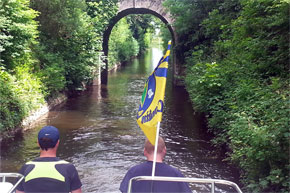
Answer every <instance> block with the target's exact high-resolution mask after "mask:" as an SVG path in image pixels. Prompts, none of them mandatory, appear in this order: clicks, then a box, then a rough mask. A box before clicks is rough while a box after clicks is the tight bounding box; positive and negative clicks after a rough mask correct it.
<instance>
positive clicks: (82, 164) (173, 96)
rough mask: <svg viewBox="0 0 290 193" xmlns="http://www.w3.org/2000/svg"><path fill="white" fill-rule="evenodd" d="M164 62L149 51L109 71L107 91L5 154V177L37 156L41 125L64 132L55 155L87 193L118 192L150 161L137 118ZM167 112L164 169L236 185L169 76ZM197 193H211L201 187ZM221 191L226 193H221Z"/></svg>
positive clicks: (96, 91) (94, 92) (87, 96)
mask: <svg viewBox="0 0 290 193" xmlns="http://www.w3.org/2000/svg"><path fill="white" fill-rule="evenodd" d="M161 56H162V51H161V49H160V48H156V47H155V48H152V49H150V50H148V51H147V52H146V53H145V54H144V55H143V56H141V57H140V58H138V59H133V60H132V61H130V62H128V63H126V64H125V65H123V66H122V67H121V68H120V69H118V70H116V71H114V72H111V73H110V74H109V78H108V84H107V85H106V86H92V87H91V88H90V89H88V90H87V91H85V92H83V93H81V94H79V95H78V96H75V97H72V98H70V99H68V101H67V102H66V103H65V104H62V105H60V106H58V107H57V108H55V109H53V110H52V111H50V112H49V113H47V114H46V115H45V116H43V117H42V118H41V119H40V120H39V121H37V123H36V124H35V126H34V127H33V128H32V129H30V130H28V131H26V132H24V133H23V134H22V135H21V136H19V137H17V138H15V140H14V141H13V142H9V144H6V145H4V146H2V147H1V165H0V167H1V172H17V171H18V170H19V169H20V167H21V166H22V165H23V164H24V163H25V162H26V161H29V160H31V159H33V158H35V157H37V156H38V153H39V148H38V146H37V133H38V131H39V130H40V128H41V127H43V126H44V125H53V126H55V127H57V128H59V130H60V133H61V138H60V140H61V144H60V147H59V151H58V156H59V157H60V158H61V159H65V160H67V161H70V162H72V163H73V164H74V165H75V166H76V168H77V170H78V171H79V175H80V178H81V181H82V183H83V192H85V193H86V192H102V193H103V192H119V184H120V182H121V180H122V178H123V176H124V175H125V173H126V171H127V170H128V169H129V168H130V167H131V166H133V165H135V164H137V163H140V162H142V161H144V160H145V157H144V156H143V144H144V140H145V136H144V134H143V133H142V131H141V130H140V128H139V127H138V125H137V123H136V120H135V118H136V113H137V109H138V106H139V102H140V100H141V95H142V92H143V89H144V83H145V81H146V79H147V77H148V75H149V74H150V73H151V72H152V70H153V68H154V65H156V64H157V63H158V61H159V59H160V57H161ZM169 65H170V64H169ZM169 74H170V73H169ZM164 108H165V109H164V110H165V112H164V115H163V121H162V123H161V129H160V132H161V134H160V135H161V136H163V137H164V138H165V142H166V145H167V156H166V157H165V162H166V163H168V164H171V165H172V166H174V167H177V168H179V169H180V170H181V171H182V173H183V174H184V175H185V176H186V177H199V178H221V179H225V180H230V181H234V182H238V180H239V178H238V177H239V174H238V171H237V170H236V169H235V168H233V167H231V166H230V165H229V164H228V163H226V162H224V161H222V160H223V159H224V158H223V157H220V153H219V151H218V150H217V149H215V148H214V147H212V146H211V145H210V142H209V140H210V137H209V136H210V135H209V134H208V133H207V129H206V127H205V124H204V121H203V118H202V116H200V115H199V114H197V113H195V112H194V111H193V110H192V105H191V103H190V101H189V98H188V95H187V93H186V91H185V90H184V88H183V87H176V86H174V85H173V84H172V81H171V77H170V76H169V77H168V81H167V87H166V94H165V107H164ZM192 189H193V192H200V191H201V192H204V191H208V190H209V188H208V187H204V186H202V185H197V186H192ZM219 191H220V192H227V191H226V190H224V189H223V187H220V188H219Z"/></svg>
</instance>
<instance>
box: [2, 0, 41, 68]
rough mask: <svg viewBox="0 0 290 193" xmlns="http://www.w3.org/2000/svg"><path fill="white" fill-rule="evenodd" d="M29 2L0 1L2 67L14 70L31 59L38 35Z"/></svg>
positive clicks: (34, 13)
mask: <svg viewBox="0 0 290 193" xmlns="http://www.w3.org/2000/svg"><path fill="white" fill-rule="evenodd" d="M28 5H29V0H1V1H0V65H1V66H4V67H5V68H6V69H8V70H12V69H13V68H15V67H16V66H17V65H20V64H21V63H22V61H23V60H26V59H27V58H28V57H29V54H30V52H31V49H30V46H31V44H33V43H35V38H36V37H37V35H38V31H37V23H36V22H35V21H34V20H33V19H34V18H35V17H36V16H37V12H36V11H34V10H32V9H30V8H29V7H28Z"/></svg>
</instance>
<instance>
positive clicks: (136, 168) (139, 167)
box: [128, 162, 152, 173]
mask: <svg viewBox="0 0 290 193" xmlns="http://www.w3.org/2000/svg"><path fill="white" fill-rule="evenodd" d="M148 167H152V166H151V165H150V163H148V162H143V163H139V164H137V165H134V166H132V167H131V168H130V169H129V171H128V172H133V173H135V172H136V171H139V170H144V169H146V168H148Z"/></svg>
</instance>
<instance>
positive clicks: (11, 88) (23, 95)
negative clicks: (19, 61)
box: [0, 66, 45, 131]
mask: <svg viewBox="0 0 290 193" xmlns="http://www.w3.org/2000/svg"><path fill="white" fill-rule="evenodd" d="M0 82H1V87H0V103H1V105H0V106H1V108H0V114H1V116H0V120H1V125H0V131H3V130H7V129H9V128H13V127H15V126H17V125H19V124H20V123H21V121H22V119H23V118H24V117H26V116H28V115H29V113H31V112H32V111H33V110H36V109H38V108H39V107H40V106H41V105H43V104H44V103H45V100H44V96H43V94H42V84H41V82H40V80H39V79H38V78H37V77H36V76H35V75H33V74H32V73H31V72H30V69H29V67H27V66H22V67H20V66H19V67H17V68H16V69H15V75H14V76H12V75H10V74H9V73H7V72H5V71H4V69H3V68H2V69H1V71H0Z"/></svg>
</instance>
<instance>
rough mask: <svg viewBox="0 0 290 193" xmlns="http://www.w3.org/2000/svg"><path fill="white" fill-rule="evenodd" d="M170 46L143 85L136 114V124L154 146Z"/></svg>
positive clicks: (169, 44)
mask: <svg viewBox="0 0 290 193" xmlns="http://www.w3.org/2000/svg"><path fill="white" fill-rule="evenodd" d="M170 46H171V41H169V42H168V49H167V51H166V54H165V55H164V56H163V57H162V58H161V60H160V61H159V63H158V65H157V67H156V68H155V69H154V71H153V72H152V73H151V75H150V76H149V77H148V79H147V81H146V83H145V86H144V91H143V94H142V100H141V104H140V106H139V109H138V114H137V123H138V125H139V127H140V128H141V129H142V131H143V132H144V134H145V135H146V137H147V138H148V140H149V141H150V143H151V144H152V145H155V138H156V128H157V123H158V122H161V119H162V112H163V104H164V95H165V87H166V78H167V70H168V60H169V54H170Z"/></svg>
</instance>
